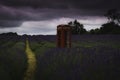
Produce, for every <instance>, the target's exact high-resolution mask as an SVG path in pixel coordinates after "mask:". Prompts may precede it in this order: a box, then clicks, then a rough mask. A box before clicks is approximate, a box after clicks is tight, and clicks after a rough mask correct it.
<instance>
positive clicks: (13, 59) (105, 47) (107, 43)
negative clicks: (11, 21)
mask: <svg viewBox="0 0 120 80" xmlns="http://www.w3.org/2000/svg"><path fill="white" fill-rule="evenodd" d="M26 37H27V38H28V40H29V42H30V47H31V50H32V51H33V52H34V53H35V55H36V59H37V70H36V74H35V80H109V79H114V80H116V79H115V78H117V79H120V77H119V72H120V65H119V61H120V35H79V36H77V35H74V36H72V47H71V48H56V36H26ZM26 37H25V36H24V37H23V36H21V37H10V36H9V37H5V36H4V37H3V36H2V37H1V36H0V63H1V64H0V78H1V79H0V80H23V78H24V72H25V70H26V68H27V57H26V54H25V45H26V43H25V41H26Z"/></svg>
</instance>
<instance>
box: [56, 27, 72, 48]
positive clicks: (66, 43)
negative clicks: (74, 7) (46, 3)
mask: <svg viewBox="0 0 120 80" xmlns="http://www.w3.org/2000/svg"><path fill="white" fill-rule="evenodd" d="M57 47H61V48H65V47H67V48H70V47H71V27H70V26H69V25H58V26H57Z"/></svg>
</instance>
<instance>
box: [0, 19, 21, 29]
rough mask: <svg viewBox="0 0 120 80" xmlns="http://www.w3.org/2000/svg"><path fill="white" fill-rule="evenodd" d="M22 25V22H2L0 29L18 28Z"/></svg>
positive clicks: (0, 22)
mask: <svg viewBox="0 0 120 80" xmlns="http://www.w3.org/2000/svg"><path fill="white" fill-rule="evenodd" d="M21 24H22V22H21V21H7V20H5V21H3V20H2V21H0V28H6V27H18V26H20V25H21Z"/></svg>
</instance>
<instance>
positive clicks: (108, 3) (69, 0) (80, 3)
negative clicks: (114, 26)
mask: <svg viewBox="0 0 120 80" xmlns="http://www.w3.org/2000/svg"><path fill="white" fill-rule="evenodd" d="M0 3H1V4H3V5H7V6H14V7H26V6H29V7H33V8H80V9H81V8H83V9H101V8H102V9H103V8H111V7H112V8H113V7H118V8H119V7H120V6H119V3H120V1H119V0H1V1H0Z"/></svg>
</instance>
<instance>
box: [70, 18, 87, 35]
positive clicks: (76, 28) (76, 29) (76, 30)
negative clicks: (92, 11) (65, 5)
mask: <svg viewBox="0 0 120 80" xmlns="http://www.w3.org/2000/svg"><path fill="white" fill-rule="evenodd" d="M68 25H70V26H71V27H72V34H85V33H86V32H87V31H86V29H84V26H83V24H81V23H79V22H78V21H77V20H75V21H74V22H69V23H68Z"/></svg>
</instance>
